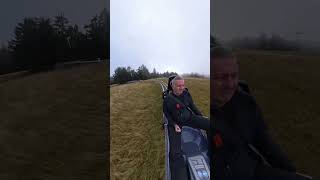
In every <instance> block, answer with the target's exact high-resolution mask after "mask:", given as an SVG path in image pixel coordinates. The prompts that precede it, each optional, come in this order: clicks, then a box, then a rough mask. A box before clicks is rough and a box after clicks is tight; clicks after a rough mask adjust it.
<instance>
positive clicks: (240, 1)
mask: <svg viewBox="0 0 320 180" xmlns="http://www.w3.org/2000/svg"><path fill="white" fill-rule="evenodd" d="M210 6H211V10H212V11H211V28H212V29H211V32H213V33H214V34H215V35H216V36H217V37H218V38H220V39H222V40H227V39H231V38H233V37H237V36H256V35H259V34H260V33H262V32H265V33H267V34H271V33H277V34H279V35H281V36H283V37H285V38H288V39H296V32H303V35H301V36H300V37H298V38H299V39H305V40H313V41H320V33H319V32H320V23H319V22H318V19H319V17H320V1H319V0H305V1H303V0H211V5H210Z"/></svg>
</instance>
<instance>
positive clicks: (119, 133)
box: [110, 79, 210, 179]
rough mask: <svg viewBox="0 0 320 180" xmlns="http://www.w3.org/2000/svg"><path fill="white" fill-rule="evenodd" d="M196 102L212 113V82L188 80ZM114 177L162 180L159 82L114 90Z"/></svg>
mask: <svg viewBox="0 0 320 180" xmlns="http://www.w3.org/2000/svg"><path fill="white" fill-rule="evenodd" d="M186 84H187V87H188V88H189V90H190V92H191V93H193V98H194V101H195V103H196V104H197V105H198V107H199V109H200V110H201V111H203V112H204V113H205V114H207V115H208V114H209V106H208V104H209V102H210V101H209V89H208V88H207V87H209V80H202V79H187V80H186ZM110 103H111V157H110V158H111V178H112V179H163V178H164V172H165V160H164V155H165V154H164V134H163V129H162V96H161V91H160V85H159V83H158V81H157V80H149V81H143V82H137V83H133V84H125V85H119V86H114V87H112V88H111V99H110Z"/></svg>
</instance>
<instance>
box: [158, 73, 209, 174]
mask: <svg viewBox="0 0 320 180" xmlns="http://www.w3.org/2000/svg"><path fill="white" fill-rule="evenodd" d="M171 86H172V91H171V92H170V93H169V94H168V95H167V97H166V98H165V99H164V101H163V112H164V114H165V116H166V118H167V119H168V134H169V141H170V154H169V158H170V170H171V177H172V179H173V180H180V179H181V180H184V179H188V175H187V174H188V173H187V168H186V166H185V163H184V158H183V153H182V151H181V127H182V126H190V127H193V128H199V129H204V130H209V128H210V122H209V120H208V119H207V118H206V117H203V116H202V113H201V112H200V111H199V110H198V108H197V107H196V106H195V104H194V102H193V100H192V97H191V95H190V93H189V92H188V90H187V89H186V88H185V86H184V79H183V78H182V77H180V76H176V77H175V78H174V79H173V80H172V81H171Z"/></svg>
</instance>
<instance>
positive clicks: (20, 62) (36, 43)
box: [0, 9, 110, 74]
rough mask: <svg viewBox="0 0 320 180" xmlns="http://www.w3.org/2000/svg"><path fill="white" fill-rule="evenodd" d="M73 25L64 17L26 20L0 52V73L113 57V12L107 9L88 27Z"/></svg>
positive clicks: (48, 67) (42, 68) (29, 18)
mask: <svg viewBox="0 0 320 180" xmlns="http://www.w3.org/2000/svg"><path fill="white" fill-rule="evenodd" d="M83 28H84V30H85V32H82V31H81V30H79V26H78V25H76V24H75V25H70V24H69V20H68V19H67V18H66V17H65V16H64V15H63V14H60V15H57V16H55V17H54V18H53V19H51V18H44V17H26V18H24V20H23V21H22V22H20V23H18V24H17V25H16V27H15V29H14V38H13V39H12V40H10V41H9V42H8V47H6V46H4V45H3V46H2V48H1V51H0V67H1V68H0V74H3V73H8V72H14V71H20V70H32V71H41V70H47V69H51V68H53V67H54V65H55V64H56V63H57V62H65V61H72V60H79V59H85V60H94V59H97V58H100V59H107V58H109V54H110V53H109V49H110V48H109V46H110V45H109V44H110V43H109V42H110V35H109V31H110V21H109V12H107V11H106V9H103V10H102V11H101V12H100V13H99V14H98V15H95V16H93V17H92V18H91V20H90V22H89V23H88V24H87V25H84V27H83Z"/></svg>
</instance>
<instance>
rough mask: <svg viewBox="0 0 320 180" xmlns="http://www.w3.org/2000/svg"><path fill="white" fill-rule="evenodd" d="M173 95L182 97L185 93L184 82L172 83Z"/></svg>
mask: <svg viewBox="0 0 320 180" xmlns="http://www.w3.org/2000/svg"><path fill="white" fill-rule="evenodd" d="M172 90H173V93H174V94H175V95H177V96H180V95H181V94H182V93H183V91H184V80H176V81H175V82H174V83H172Z"/></svg>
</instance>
